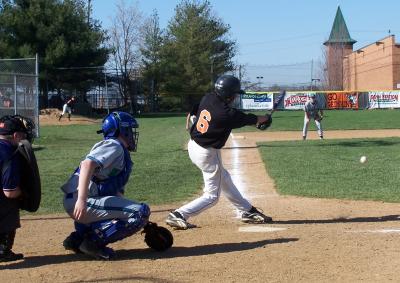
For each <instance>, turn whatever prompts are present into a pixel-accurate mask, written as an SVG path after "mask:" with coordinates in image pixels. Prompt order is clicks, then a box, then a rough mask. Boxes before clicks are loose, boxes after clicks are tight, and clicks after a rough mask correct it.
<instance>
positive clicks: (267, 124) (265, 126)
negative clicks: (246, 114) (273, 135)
mask: <svg viewBox="0 0 400 283" xmlns="http://www.w3.org/2000/svg"><path fill="white" fill-rule="evenodd" d="M265 116H266V117H267V118H268V120H267V121H266V122H264V123H261V124H257V129H259V130H262V131H264V130H266V129H268V128H269V127H270V126H271V124H272V116H271V115H270V114H266V115H265Z"/></svg>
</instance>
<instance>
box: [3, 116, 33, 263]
mask: <svg viewBox="0 0 400 283" xmlns="http://www.w3.org/2000/svg"><path fill="white" fill-rule="evenodd" d="M34 127H35V126H34V124H33V122H32V121H31V120H30V119H27V118H25V117H22V116H19V115H14V116H3V117H1V118H0V168H1V175H0V181H1V186H2V190H1V192H0V262H6V261H14V260H19V259H22V258H23V257H24V256H23V254H20V253H14V252H13V251H12V248H13V245H14V238H15V235H16V231H17V229H18V228H20V227H21V223H20V212H19V211H20V209H23V210H27V211H31V212H34V211H36V210H37V209H38V208H39V204H40V178H39V171H38V170H37V163H36V158H35V157H34V154H33V151H32V147H31V144H30V143H31V142H32V139H33V133H32V130H33V129H34ZM26 153H27V154H28V155H29V157H26V155H25V154H26ZM28 159H29V160H28ZM33 168H34V169H33ZM30 190H32V191H30ZM32 193H33V195H32Z"/></svg>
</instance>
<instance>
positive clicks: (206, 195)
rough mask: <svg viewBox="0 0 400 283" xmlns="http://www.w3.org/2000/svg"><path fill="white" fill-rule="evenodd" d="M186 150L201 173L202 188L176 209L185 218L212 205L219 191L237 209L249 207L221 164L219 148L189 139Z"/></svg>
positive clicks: (247, 208)
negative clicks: (199, 143) (193, 198)
mask: <svg viewBox="0 0 400 283" xmlns="http://www.w3.org/2000/svg"><path fill="white" fill-rule="evenodd" d="M188 152H189V157H190V159H191V160H192V162H193V163H194V164H195V165H196V166H197V167H198V168H199V169H200V170H201V171H202V173H203V180H204V188H203V194H202V195H201V196H200V197H198V198H197V199H195V200H193V201H191V202H189V203H188V204H185V205H183V206H182V207H180V208H178V209H177V211H178V212H179V213H180V214H182V216H183V217H184V218H185V219H188V218H189V217H191V216H194V215H197V214H199V213H200V212H202V211H203V210H206V209H208V208H210V207H212V206H214V205H215V204H216V203H217V202H218V199H219V196H220V193H221V191H222V192H223V193H224V195H225V196H226V197H227V199H228V200H229V201H230V202H231V203H232V204H233V205H234V206H235V207H236V208H237V209H238V210H240V211H249V210H250V209H251V207H252V205H251V204H250V203H249V202H248V201H247V200H246V199H245V198H243V196H242V195H241V193H240V192H239V190H238V189H237V187H236V186H235V184H233V182H232V178H231V175H230V174H229V172H228V171H227V170H226V169H225V168H224V166H223V165H222V159H221V150H220V149H215V148H204V147H202V146H200V145H198V144H197V143H196V142H195V141H193V140H190V141H189V143H188Z"/></svg>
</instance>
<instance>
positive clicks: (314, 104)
mask: <svg viewBox="0 0 400 283" xmlns="http://www.w3.org/2000/svg"><path fill="white" fill-rule="evenodd" d="M323 117H324V112H323V111H322V109H321V108H320V106H319V105H318V101H317V96H316V94H315V93H312V94H310V100H309V101H307V102H306V104H305V105H304V125H303V140H306V138H307V131H308V124H309V123H310V119H314V121H315V125H316V126H317V129H318V135H319V138H320V139H321V140H322V139H323V138H324V132H323V130H322V125H321V121H322V118H323Z"/></svg>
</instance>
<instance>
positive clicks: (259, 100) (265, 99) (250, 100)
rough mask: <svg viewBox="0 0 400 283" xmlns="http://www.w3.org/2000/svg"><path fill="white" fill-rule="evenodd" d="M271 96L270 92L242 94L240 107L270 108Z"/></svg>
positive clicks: (271, 104)
mask: <svg viewBox="0 0 400 283" xmlns="http://www.w3.org/2000/svg"><path fill="white" fill-rule="evenodd" d="M273 97H274V95H273V93H272V92H263V93H246V94H242V109H245V110H256V109H260V110H261V109H262V110H270V109H272V106H273Z"/></svg>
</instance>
